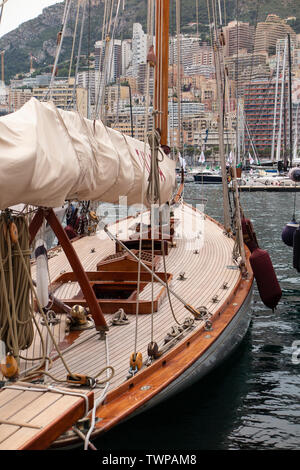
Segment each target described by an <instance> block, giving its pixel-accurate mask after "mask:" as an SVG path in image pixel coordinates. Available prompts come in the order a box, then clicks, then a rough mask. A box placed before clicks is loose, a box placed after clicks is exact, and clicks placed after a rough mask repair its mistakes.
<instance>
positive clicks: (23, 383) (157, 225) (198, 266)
mask: <svg viewBox="0 0 300 470" xmlns="http://www.w3.org/2000/svg"><path fill="white" fill-rule="evenodd" d="M176 3H177V8H179V2H176ZM153 7H154V2H152V1H149V10H148V12H150V14H151V12H153V11H154V8H153ZM177 12H178V14H179V12H180V10H177ZM151 18H153V22H154V19H155V27H156V34H155V37H156V52H155V56H154V54H153V47H152V46H153V44H151V39H152V38H153V33H152V29H151V28H150V30H149V31H148V35H149V39H150V48H149V54H148V60H147V70H148V75H147V77H148V80H149V71H150V67H153V68H154V69H155V74H156V80H155V83H156V92H155V100H156V101H155V109H157V110H159V112H157V113H156V115H155V129H154V130H152V131H150V132H148V135H147V140H145V142H140V141H138V140H136V139H134V138H132V137H129V136H126V135H124V134H122V133H120V132H117V131H115V130H113V129H110V128H108V127H106V126H105V125H104V124H103V123H102V122H101V120H89V119H86V118H83V117H82V116H81V115H80V114H79V113H78V112H76V111H63V110H60V109H57V108H55V106H54V105H53V103H51V102H43V103H41V102H38V101H36V100H34V99H32V100H31V101H30V102H28V103H27V104H25V105H24V106H23V108H21V109H20V110H19V111H17V112H15V113H13V114H10V115H8V116H4V117H2V118H0V128H1V143H0V186H1V194H0V208H1V215H0V231H1V243H0V281H1V294H0V295H1V301H0V325H1V343H0V344H1V372H2V379H3V380H2V382H1V391H0V449H15V450H17V449H18V450H24V449H30V450H36V449H46V448H58V447H64V448H68V447H69V446H74V445H83V446H84V449H89V448H92V449H93V448H94V444H93V441H94V439H95V438H99V437H100V436H101V434H102V433H103V432H105V431H108V430H109V429H111V428H113V427H114V426H116V425H117V424H118V423H120V422H122V421H124V420H125V419H128V418H132V417H134V416H135V415H136V414H138V413H140V412H142V411H143V410H146V409H149V408H150V407H152V406H154V405H156V404H157V403H159V402H161V401H162V400H166V399H168V398H169V397H170V396H172V395H173V394H175V393H177V392H179V391H180V390H183V389H184V388H185V387H187V386H190V385H191V384H193V383H194V382H195V381H197V380H199V379H201V378H202V377H203V376H204V375H205V374H207V373H208V372H210V371H212V370H213V369H214V368H215V367H216V366H218V365H219V364H220V363H222V362H223V361H224V360H225V359H226V358H227V357H228V356H229V355H230V354H231V353H232V352H233V351H234V350H235V349H236V348H237V346H238V345H239V344H240V343H241V341H242V339H243V337H244V335H245V333H246V331H247V329H248V326H249V323H250V319H251V298H252V291H253V281H254V275H253V270H252V266H251V262H250V258H251V256H250V255H251V252H250V249H249V248H248V246H247V245H245V243H244V240H243V232H242V224H241V213H240V210H239V208H240V206H239V201H238V192H237V191H236V192H235V204H236V207H237V208H238V210H236V215H235V218H234V225H233V226H231V224H230V217H229V210H228V186H227V181H226V177H225V178H223V192H224V224H223V225H222V224H220V223H219V222H216V221H215V220H213V219H212V218H211V217H209V215H207V214H205V213H203V211H202V208H201V207H193V206H190V205H188V204H186V203H185V202H184V201H183V186H184V182H183V181H181V183H180V185H179V187H178V188H176V186H175V181H176V179H175V161H174V160H172V159H171V158H169V157H168V156H167V154H166V153H165V152H164V149H165V148H166V145H167V116H168V109H167V103H168V89H167V83H168V47H167V46H168V41H167V40H166V38H167V37H168V32H169V1H168V0H157V1H156V2H155V16H153V17H151ZM151 18H150V20H149V24H150V25H151V21H152V20H151ZM179 24H180V22H179ZM178 27H179V25H178ZM177 37H178V41H179V40H180V35H178V36H177ZM216 41H217V39H216ZM216 44H217V48H216V50H217V52H218V51H220V50H221V47H222V46H221V45H220V43H219V42H218V41H217V42H216ZM179 49H180V48H179ZM218 73H220V71H219V72H218ZM219 86H221V80H219ZM219 93H220V94H219V98H220V101H221V96H223V93H222V92H221V90H220V89H219ZM220 109H221V108H220ZM221 121H222V120H221V119H220V120H219V122H220V123H221ZM146 130H147V129H146ZM221 138H222V135H221ZM221 143H222V142H221ZM220 149H221V150H220V152H221V157H222V158H223V160H222V162H221V163H222V165H223V168H222V171H223V176H224V174H226V168H225V158H224V153H222V146H220ZM119 198H121V199H122V203H123V204H124V201H125V200H126V204H127V207H128V210H127V214H126V217H125V218H123V219H121V220H120V219H118V218H116V220H114V221H113V222H110V223H108V221H107V220H106V219H105V217H104V216H103V217H102V218H101V217H100V216H99V214H97V213H96V214H95V213H93V211H89V212H88V214H87V215H88V224H89V227H90V228H91V230H90V231H89V232H88V233H89V235H86V236H80V237H75V238H74V239H72V240H70V239H69V238H68V236H67V235H66V231H65V230H64V229H63V227H62V225H61V223H60V222H59V220H58V219H57V217H56V215H55V213H54V211H53V207H58V206H60V205H61V204H63V203H64V202H65V201H68V203H69V204H70V205H71V203H72V201H97V203H98V202H99V201H102V202H105V203H114V204H116V203H118V202H119ZM20 203H22V204H25V205H26V206H27V207H30V208H31V209H30V211H29V212H26V211H22V212H20V213H17V212H15V211H14V210H12V209H11V207H12V206H14V205H16V204H20ZM133 206H134V208H135V210H134V211H133V210H132V208H133ZM29 216H30V218H29ZM95 220H96V224H94V228H95V225H97V226H98V228H97V230H92V225H93V224H92V222H93V221H94V222H95ZM46 222H47V224H48V226H50V227H51V228H52V230H53V231H54V233H55V235H56V236H57V239H58V242H59V243H58V245H57V246H55V247H54V248H52V249H50V250H48V251H46V249H45V245H44V242H43V231H44V228H45V223H46ZM272 308H273V307H272ZM8 403H9V407H8V406H6V405H7V404H8Z"/></svg>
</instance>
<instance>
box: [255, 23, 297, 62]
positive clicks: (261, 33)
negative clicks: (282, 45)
mask: <svg viewBox="0 0 300 470" xmlns="http://www.w3.org/2000/svg"><path fill="white" fill-rule="evenodd" d="M287 34H290V35H291V40H292V41H293V42H295V40H296V33H295V32H294V31H293V29H292V28H291V26H290V25H289V24H287V22H286V20H283V19H281V18H279V16H277V15H268V16H267V18H266V21H263V22H261V23H258V24H257V27H256V32H255V42H254V50H255V52H261V51H266V52H267V53H268V54H271V55H272V54H275V53H276V43H277V40H278V39H284V38H285V37H286V36H287Z"/></svg>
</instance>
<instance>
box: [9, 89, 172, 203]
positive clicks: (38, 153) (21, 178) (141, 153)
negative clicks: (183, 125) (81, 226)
mask: <svg viewBox="0 0 300 470" xmlns="http://www.w3.org/2000/svg"><path fill="white" fill-rule="evenodd" d="M159 152H160V155H158V160H159V181H160V196H161V203H164V202H166V201H168V200H169V199H170V198H171V197H172V192H173V190H174V187H175V182H176V177H175V162H174V161H173V160H171V159H170V158H168V157H167V156H166V155H165V154H164V152H163V150H162V149H161V148H159ZM145 154H146V156H145ZM150 166H151V152H150V147H149V145H148V144H147V145H146V144H144V142H140V141H139V140H137V139H134V138H132V137H130V136H127V135H124V134H122V133H120V132H118V131H116V130H113V129H111V128H109V127H106V126H105V125H104V124H103V123H102V122H101V121H100V120H95V121H92V120H88V119H85V118H83V117H82V116H81V115H80V114H79V113H78V112H76V111H64V110H62V109H58V108H56V106H55V105H54V104H53V103H52V102H40V101H38V100H36V99H35V98H31V99H30V100H29V101H28V102H27V103H26V104H25V105H24V106H23V107H22V108H21V109H19V110H18V111H16V112H15V113H12V114H8V115H6V116H3V117H1V118H0V209H1V210H4V209H6V208H7V207H10V206H13V205H16V204H21V203H23V204H30V205H34V206H44V207H58V206H61V205H62V204H63V203H64V201H65V200H80V201H83V200H91V201H102V202H109V203H118V202H119V197H120V196H126V197H127V204H128V205H132V204H141V203H143V204H144V205H145V206H148V205H149V204H148V202H147V198H146V191H147V185H148V177H149V172H150Z"/></svg>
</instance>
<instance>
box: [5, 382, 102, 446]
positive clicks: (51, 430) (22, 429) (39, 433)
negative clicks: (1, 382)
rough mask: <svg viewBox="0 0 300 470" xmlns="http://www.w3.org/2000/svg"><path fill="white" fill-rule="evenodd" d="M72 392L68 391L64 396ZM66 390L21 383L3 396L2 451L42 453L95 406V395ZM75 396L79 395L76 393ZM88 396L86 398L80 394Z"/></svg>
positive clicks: (13, 386)
mask: <svg viewBox="0 0 300 470" xmlns="http://www.w3.org/2000/svg"><path fill="white" fill-rule="evenodd" d="M68 392H72V390H69V391H68V390H65V393H68ZM65 393H64V390H62V389H61V390H60V392H59V391H48V390H47V389H46V388H45V389H43V387H42V386H40V385H36V386H30V384H27V383H26V384H25V383H18V382H16V383H15V384H14V385H11V386H8V387H7V388H5V389H3V390H2V391H1V392H0V450H42V449H45V448H48V447H49V446H50V444H51V443H52V442H53V441H55V439H57V438H58V437H59V436H60V435H61V434H62V433H63V432H65V431H66V430H67V429H68V428H69V427H71V426H72V425H74V424H75V423H76V422H77V420H78V419H81V418H82V417H83V416H84V415H85V413H86V411H87V409H88V410H90V409H91V407H92V406H93V398H94V394H93V392H86V391H80V392H77V396H75V395H68V394H65ZM73 393H76V392H74V391H73ZM79 393H80V394H81V395H83V394H86V396H87V402H86V400H85V398H84V397H82V396H79V395H78V394H79Z"/></svg>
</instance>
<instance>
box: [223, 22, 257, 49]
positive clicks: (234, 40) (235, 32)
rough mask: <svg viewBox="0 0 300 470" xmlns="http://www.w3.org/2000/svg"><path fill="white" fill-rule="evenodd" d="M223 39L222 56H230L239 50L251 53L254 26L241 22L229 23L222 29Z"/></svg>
mask: <svg viewBox="0 0 300 470" xmlns="http://www.w3.org/2000/svg"><path fill="white" fill-rule="evenodd" d="M223 33H224V37H225V47H224V55H225V56H232V55H234V54H238V53H239V51H240V50H243V49H244V50H246V52H248V53H251V52H252V50H253V37H254V26H250V25H249V23H243V22H241V21H231V22H230V23H228V25H227V26H225V27H224V28H223Z"/></svg>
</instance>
